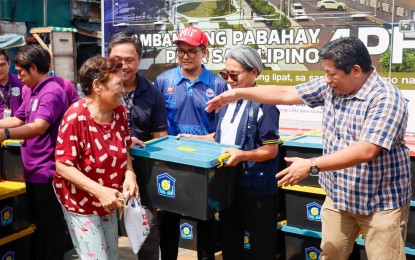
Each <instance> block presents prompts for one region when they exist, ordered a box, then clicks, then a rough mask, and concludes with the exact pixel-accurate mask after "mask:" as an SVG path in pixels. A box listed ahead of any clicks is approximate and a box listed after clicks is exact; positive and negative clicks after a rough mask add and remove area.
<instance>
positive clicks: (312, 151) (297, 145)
mask: <svg viewBox="0 0 415 260" xmlns="http://www.w3.org/2000/svg"><path fill="white" fill-rule="evenodd" d="M321 138H322V137H321V135H318V134H304V135H300V136H297V137H294V138H290V139H287V140H285V141H284V143H283V146H284V147H285V151H286V156H287V157H301V158H313V157H319V156H322V155H323V145H322V140H321ZM287 166H289V164H288V165H287ZM318 178H319V177H318V176H311V175H310V176H309V177H308V178H305V179H303V180H302V181H301V182H300V183H299V184H300V185H304V186H310V187H320V184H319V183H318Z"/></svg>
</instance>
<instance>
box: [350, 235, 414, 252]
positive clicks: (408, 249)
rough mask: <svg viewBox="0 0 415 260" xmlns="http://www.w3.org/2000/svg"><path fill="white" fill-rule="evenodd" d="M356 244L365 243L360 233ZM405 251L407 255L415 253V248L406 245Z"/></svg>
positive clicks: (362, 244) (361, 244)
mask: <svg viewBox="0 0 415 260" xmlns="http://www.w3.org/2000/svg"><path fill="white" fill-rule="evenodd" d="M356 244H358V245H360V246H364V245H365V240H364V239H363V237H362V236H361V235H360V236H358V237H357V240H356ZM405 253H406V254H408V255H415V249H414V248H410V247H407V246H406V247H405Z"/></svg>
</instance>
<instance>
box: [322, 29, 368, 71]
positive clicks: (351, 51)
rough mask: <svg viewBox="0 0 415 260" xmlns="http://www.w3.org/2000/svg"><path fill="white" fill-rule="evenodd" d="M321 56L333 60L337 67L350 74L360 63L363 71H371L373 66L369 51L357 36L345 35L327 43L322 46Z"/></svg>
mask: <svg viewBox="0 0 415 260" xmlns="http://www.w3.org/2000/svg"><path fill="white" fill-rule="evenodd" d="M319 56H320V58H322V59H327V60H333V61H334V66H335V67H336V69H339V70H343V71H344V72H345V73H346V74H350V71H351V70H352V68H353V66H354V65H359V66H360V67H361V68H362V71H363V72H369V71H370V70H371V68H372V60H371V59H370V55H369V51H368V50H367V48H366V46H365V45H364V44H363V42H362V41H361V40H360V39H359V38H356V37H344V38H340V39H337V40H334V41H331V42H329V43H327V44H326V45H324V46H323V48H321V50H320V52H319Z"/></svg>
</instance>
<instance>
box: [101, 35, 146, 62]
mask: <svg viewBox="0 0 415 260" xmlns="http://www.w3.org/2000/svg"><path fill="white" fill-rule="evenodd" d="M120 43H131V44H133V45H134V47H135V50H136V52H137V54H138V57H140V58H141V53H142V52H143V44H142V43H141V41H140V37H139V36H138V35H137V34H135V33H134V32H119V33H116V34H114V35H113V36H112V37H111V39H110V40H109V41H108V55H110V54H111V50H112V48H113V47H114V46H115V45H117V44H120Z"/></svg>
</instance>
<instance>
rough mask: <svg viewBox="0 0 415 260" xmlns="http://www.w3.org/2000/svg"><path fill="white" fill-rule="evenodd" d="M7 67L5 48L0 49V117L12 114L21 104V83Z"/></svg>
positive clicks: (8, 63)
mask: <svg viewBox="0 0 415 260" xmlns="http://www.w3.org/2000/svg"><path fill="white" fill-rule="evenodd" d="M9 69H10V61H9V57H8V56H7V53H6V50H4V49H0V119H3V118H7V117H12V116H14V113H15V112H16V111H17V109H18V108H19V107H20V105H21V104H22V87H23V83H22V82H21V81H20V80H19V79H18V77H17V76H16V75H13V74H11V73H10V72H9Z"/></svg>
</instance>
